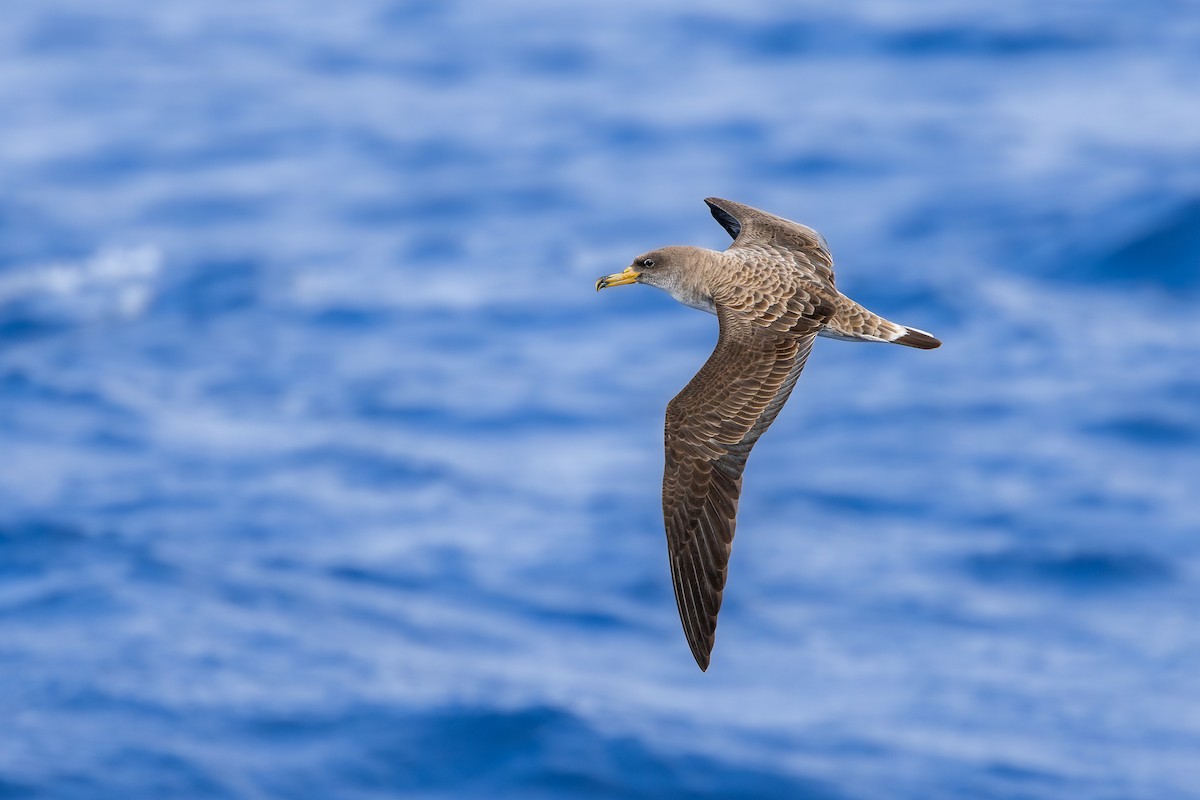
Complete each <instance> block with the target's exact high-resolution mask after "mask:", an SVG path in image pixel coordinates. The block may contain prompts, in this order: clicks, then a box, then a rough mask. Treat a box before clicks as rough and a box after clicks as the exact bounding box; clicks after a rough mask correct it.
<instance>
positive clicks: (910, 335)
mask: <svg viewBox="0 0 1200 800" xmlns="http://www.w3.org/2000/svg"><path fill="white" fill-rule="evenodd" d="M892 341H894V342H895V343H896V344H903V345H907V346H909V347H915V348H917V349H918V350H936V349H937V348H939V347H941V346H942V343H941V341H939V340H938V339H935V338H933V337H932V336H930V335H929V334H928V333H925V331H918V330H914V329H912V328H909V329H908V332H907V333H905V334H904V335H903V336H901V337H900V338H899V339H893V340H892Z"/></svg>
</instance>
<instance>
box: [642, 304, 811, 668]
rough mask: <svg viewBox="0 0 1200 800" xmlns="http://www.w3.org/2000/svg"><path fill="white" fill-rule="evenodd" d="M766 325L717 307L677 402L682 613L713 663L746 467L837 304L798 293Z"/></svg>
mask: <svg viewBox="0 0 1200 800" xmlns="http://www.w3.org/2000/svg"><path fill="white" fill-rule="evenodd" d="M786 302H787V303H788V304H789V306H790V307H791V311H790V313H788V314H787V315H786V319H787V320H788V327H787V328H785V329H781V326H780V325H778V324H777V323H778V322H779V315H775V316H773V317H772V318H771V324H760V323H757V322H756V321H755V319H754V318H753V316H752V315H749V314H747V313H745V310H744V309H740V310H739V309H735V308H731V307H729V306H722V305H718V306H717V317H718V319H719V320H720V323H721V335H720V338H719V339H718V341H717V347H716V349H715V350H714V351H713V353H712V355H711V356H710V357H709V359H708V361H707V362H705V364H704V366H703V367H701V368H700V371H699V372H698V373H696V376H695V377H694V378H692V380H691V382H689V383H688V385H687V386H686V387H684V389H683V391H681V392H680V393H679V394H678V395H677V396H676V397H675V399H674V400H672V401H671V402H670V404H669V405H668V406H667V418H666V437H665V438H666V443H665V444H666V468H665V470H664V471H663V519H664V521H665V524H666V533H667V547H668V550H669V554H670V561H671V579H672V582H673V584H674V587H675V600H676V604H677V605H678V607H679V617H680V620H681V622H682V623H683V629H684V633H685V634H686V636H687V640H688V645H689V646H690V647H691V650H692V655H694V656H695V658H696V663H697V664H699V665H700V668H701V669H707V668H708V663H709V658H710V656H711V653H712V647H713V641H714V635H715V632H716V626H717V614H718V612H719V611H720V609H721V598H722V594H723V592H724V588H725V579H726V576H727V574H728V568H729V554H730V549H731V547H732V543H733V536H734V530H735V527H736V517H737V505H738V497H739V496H740V494H741V488H742V471H743V470H744V469H745V466H746V458H747V457H748V456H749V454H750V448H752V447H753V446H754V443H755V442H756V441H758V438H759V436H761V435H762V433H763V432H764V431H765V430H766V429H767V427H769V426H770V424H771V422H772V421H774V419H775V417H776V415H778V413H779V410H780V408H782V406H783V403H784V402H785V401H786V400H787V396H788V395H789V394H790V393H791V390H792V388H793V387H794V386H795V383H796V379H797V378H798V377H799V375H800V371H801V370H802V369H803V368H804V362H805V360H806V359H807V358H808V354H809V352H810V351H811V350H812V343H813V340H814V339H815V338H816V334H817V330H818V329H819V327H820V325H821V323H822V322H823V321H824V319H825V318H827V315H828V313H831V309H830V307H829V306H828V304H826V303H824V302H820V301H815V300H814V299H813V295H811V294H809V293H807V292H805V291H802V290H797V291H796V292H795V293H794V295H793V296H791V297H790V298H788V299H787V300H786Z"/></svg>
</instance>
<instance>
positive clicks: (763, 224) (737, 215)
mask: <svg viewBox="0 0 1200 800" xmlns="http://www.w3.org/2000/svg"><path fill="white" fill-rule="evenodd" d="M704 202H705V203H708V210H709V211H711V212H712V215H713V217H714V218H715V219H716V220H717V222H719V223H721V227H722V228H724V229H725V231H726V232H727V233H728V234H729V235H730V236H732V237H733V244H731V245H730V246H729V249H730V250H734V249H738V248H745V249H748V250H767V251H769V252H771V253H772V254H775V255H778V256H784V257H789V258H790V259H792V260H793V261H794V262H795V263H796V265H797V266H798V267H800V268H801V269H802V270H804V271H806V272H810V273H811V275H812V276H814V277H816V278H817V279H818V280H820V281H821V282H822V283H824V284H826V285H827V286H829V287H830V288H833V286H834V282H833V256H831V255H830V254H829V248H828V247H827V246H826V244H825V240H824V239H823V238H821V234H819V233H817V232H816V231H814V230H813V229H812V228H810V227H808V226H806V225H801V224H800V223H799V222H792V221H791V220H790V219H784V218H783V217H777V216H775V215H773V214H768V213H767V212H765V211H759V210H758V209H757V208H752V207H750V206H747V205H743V204H742V203H735V202H733V201H732V200H722V199H721V198H719V197H709V198H706V199H705V201H704Z"/></svg>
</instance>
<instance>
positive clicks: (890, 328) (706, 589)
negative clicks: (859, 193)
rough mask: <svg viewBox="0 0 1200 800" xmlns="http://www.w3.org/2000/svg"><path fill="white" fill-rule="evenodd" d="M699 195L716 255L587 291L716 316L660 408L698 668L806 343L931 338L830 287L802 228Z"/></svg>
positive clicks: (674, 258) (819, 242) (929, 344)
mask: <svg viewBox="0 0 1200 800" xmlns="http://www.w3.org/2000/svg"><path fill="white" fill-rule="evenodd" d="M704 202H706V203H708V207H709V210H711V211H712V215H713V217H715V218H716V220H717V222H719V223H720V224H721V227H723V228H724V229H725V230H726V231H727V232H728V233H729V235H730V236H732V237H733V244H731V245H730V246H729V248H728V249H727V250H725V252H723V253H721V252H717V251H716V250H707V249H705V248H701V247H663V248H661V249H658V250H651V251H650V252H648V253H643V254H642V255H640V256H638V257H637V258H636V259H634V261H633V263H632V264H631V265H630V266H628V267H626V268H625V270H624V271H623V272H618V273H615V274H613V275H607V276H605V277H603V278H600V279H599V280H598V281H596V290H597V291H599V290H601V289H604V288H606V287H609V286H624V285H626V284H630V283H644V284H647V285H649V286H655V287H657V288H659V289H663V290H664V291H666V292H668V293H669V294H670V295H671V296H672V297H674V298H675V299H676V300H678V301H679V302H681V303H683V304H684V305H688V306H691V307H692V308H698V309H701V310H703V311H708V312H709V313H712V314H716V316H717V320H718V322H719V323H720V336H719V337H718V339H717V347H716V349H715V350H714V351H713V354H712V355H711V356H710V357H709V359H708V361H707V362H705V364H704V366H702V367H701V368H700V371H699V372H698V373H696V376H695V377H694V378H692V380H691V382H690V383H688V385H687V386H685V387H684V389H683V391H682V392H680V393H679V394H678V395H676V397H675V399H673V400H672V401H671V402H670V403H668V404H667V421H666V467H665V469H664V471H663V494H662V502H663V519H664V521H665V523H666V530H667V549H668V551H669V555H670V559H671V580H672V582H673V583H674V585H675V602H676V604H677V605H678V607H679V618H680V620H682V622H683V630H684V633H685V634H686V635H687V640H688V644H689V645H690V646H691V649H692V655H694V656H695V657H696V663H697V664H699V665H700V669H701V670H707V669H708V662H709V658H710V656H711V654H712V648H713V640H714V636H715V634H716V629H717V612H718V611H720V608H721V596H722V593H723V591H724V589H725V578H726V575H727V574H728V569H729V552H730V547H731V545H732V543H733V532H734V526H735V524H736V516H737V505H738V496H739V495H740V493H741V489H742V471H743V470H744V469H745V466H746V458H747V457H748V456H749V455H750V449H751V448H752V447H754V443H755V442H757V441H758V437H760V436H762V434H763V432H764V431H766V429H767V428H768V427H770V425H771V423H772V422H774V421H775V417H776V415H778V414H779V409H780V408H782V407H783V404H784V403H785V402H787V399H788V395H790V394H791V392H792V387H794V386H795V384H796V379H797V378H798V377H800V371H801V370H802V369H804V362H805V360H807V358H808V354H809V352H810V351H811V350H812V346H813V341H814V340H815V339H816V337H818V336H826V337H829V338H832V339H842V340H846V341H853V342H892V343H894V344H903V345H907V346H909V347H916V348H919V349H921V350H932V349H933V348H935V347H938V346H939V345H940V344H941V342H940V341H938V340H937V339H935V338H934V337H933V336H931V335H929V334H928V333H926V332H925V331H922V330H917V329H916V328H909V327H906V326H904V325H897V324H896V323H894V322H889V321H888V320H886V319H884V318H883V317H880V316H879V315H877V314H873V313H872V312H870V311H868V310H867V309H865V308H863V307H862V306H861V305H859V304H858V303H856V302H854V301H853V300H851V299H850V298H848V297H846V296H845V295H843V294H842V293H841V292H839V291H838V290H837V288H836V287H835V286H834V282H833V258H832V257H831V256H830V255H829V249H828V247H827V246H826V244H825V241H824V239H822V238H821V236H820V235H819V234H818V233H817V232H816V231H814V230H812V229H811V228H808V227H806V226H804V225H800V224H799V223H796V222H792V221H790V220H786V219H783V218H781V217H776V216H773V215H771V214H767V213H766V212H763V211H759V210H758V209H756V208H751V207H750V206H747V205H742V204H741V203H734V202H731V201H729V200H722V199H720V198H717V197H710V198H708V199H707V200H705V201H704Z"/></svg>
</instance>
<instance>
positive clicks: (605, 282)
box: [596, 267, 642, 292]
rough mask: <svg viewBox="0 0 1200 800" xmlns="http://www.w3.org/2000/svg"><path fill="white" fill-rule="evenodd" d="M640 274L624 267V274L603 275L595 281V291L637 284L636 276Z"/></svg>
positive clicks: (631, 268)
mask: <svg viewBox="0 0 1200 800" xmlns="http://www.w3.org/2000/svg"><path fill="white" fill-rule="evenodd" d="M641 274H642V273H640V272H635V271H634V269H633V267H626V268H625V271H624V272H615V273H613V274H612V275H605V276H604V277H603V278H601V279H600V280H598V281H596V291H597V292H598V291H600V290H601V289H607V288H608V287H609V286H624V285H625V284H627V283H637V279H638V276H639V275H641Z"/></svg>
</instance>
